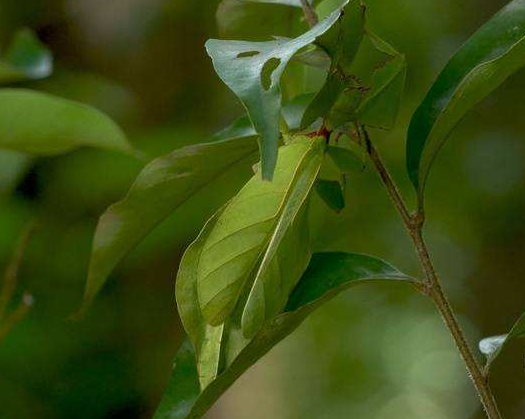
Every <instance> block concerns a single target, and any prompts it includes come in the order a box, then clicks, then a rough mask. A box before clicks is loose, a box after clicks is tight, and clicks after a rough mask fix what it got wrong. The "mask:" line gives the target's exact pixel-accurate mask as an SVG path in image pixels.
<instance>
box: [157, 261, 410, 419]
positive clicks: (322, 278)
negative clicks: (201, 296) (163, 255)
mask: <svg viewBox="0 0 525 419" xmlns="http://www.w3.org/2000/svg"><path fill="white" fill-rule="evenodd" d="M371 282H385V283H387V282H391V283H397V284H415V281H414V280H413V279H412V278H410V277H408V276H406V275H404V274H402V273H401V272H399V271H398V270H396V269H395V268H394V267H392V266H391V265H389V264H388V263H386V262H384V261H382V260H381V259H377V258H374V257H371V256H366V255H361V254H355V253H318V254H314V255H313V257H312V260H311V261H310V264H309V266H308V269H307V270H306V272H305V273H304V275H303V277H302V278H301V280H300V281H299V283H298V284H297V286H296V287H295V289H294V292H293V293H292V296H291V297H290V299H289V301H288V303H287V306H286V308H285V312H284V313H283V314H281V315H279V316H277V317H275V318H274V319H273V320H271V321H270V322H268V323H266V324H265V325H264V327H263V329H262V330H261V331H260V332H259V333H257V335H256V336H255V337H254V338H253V339H252V340H251V341H249V342H248V343H246V344H244V347H243V348H242V349H241V350H240V351H239V353H237V354H236V355H235V356H232V358H231V359H230V360H229V362H228V363H227V365H228V366H227V367H226V368H225V369H223V370H221V372H220V374H219V375H218V376H217V377H216V378H215V379H214V380H213V381H212V382H211V383H209V384H208V386H207V387H206V388H204V389H202V388H201V386H200V385H199V375H198V372H197V362H196V358H195V352H194V351H193V348H192V345H191V344H190V343H189V342H185V343H184V344H183V345H182V346H181V348H180V349H179V352H178V353H177V355H176V357H175V362H174V368H173V372H172V376H171V379H170V382H169V384H168V387H167V389H166V391H165V393H164V396H163V398H162V401H161V403H160V406H159V408H158V410H157V412H156V413H155V416H154V419H199V418H201V417H202V416H203V415H204V414H205V413H206V412H207V411H208V410H209V409H210V407H211V406H212V405H213V404H214V403H215V402H216V401H217V399H218V398H219V397H220V396H221V395H222V394H223V393H224V392H225V391H226V390H227V389H228V388H229V387H230V386H231V385H232V384H233V383H234V382H235V380H237V378H239V377H240V376H241V375H242V374H243V373H244V372H245V371H246V370H247V369H248V368H250V367H251V366H252V365H253V364H254V363H255V362H257V361H258V360H259V359H260V358H261V357H263V356H264V355H265V354H266V353H267V352H268V351H269V350H270V349H271V348H273V347H274V346H275V345H276V344H277V343H279V342H280V341H281V340H283V339H284V338H285V337H287V336H288V335H289V334H291V333H292V332H293V331H294V330H295V329H297V327H299V326H300V325H301V323H302V322H303V320H304V319H305V318H306V317H308V315H309V314H310V313H312V312H313V311H314V310H316V309H317V308H318V307H320V306H321V305H322V304H324V303H325V302H327V301H329V300H330V299H332V298H333V297H335V296H336V295H337V294H338V293H340V292H342V291H344V290H346V289H348V288H350V287H352V286H353V285H359V284H366V283H371Z"/></svg>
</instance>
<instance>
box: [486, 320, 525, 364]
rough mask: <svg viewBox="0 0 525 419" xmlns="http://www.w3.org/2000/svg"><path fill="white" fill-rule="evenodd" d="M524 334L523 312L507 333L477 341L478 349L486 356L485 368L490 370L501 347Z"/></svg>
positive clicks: (524, 321)
mask: <svg viewBox="0 0 525 419" xmlns="http://www.w3.org/2000/svg"><path fill="white" fill-rule="evenodd" d="M524 336H525V314H523V315H522V316H521V317H520V319H519V320H518V321H517V322H516V323H515V324H514V326H513V327H512V329H511V331H510V333H508V334H507V335H499V336H491V337H488V338H485V339H483V340H482V341H481V342H480V343H479V350H480V351H481V353H482V354H483V355H485V356H486V357H487V364H486V365H485V370H486V371H487V372H489V371H490V367H491V366H492V363H493V362H494V361H495V360H496V358H497V357H498V355H499V354H500V353H501V351H503V349H504V348H505V347H506V346H507V345H508V344H509V343H510V342H511V341H513V340H514V339H517V338H520V337H524Z"/></svg>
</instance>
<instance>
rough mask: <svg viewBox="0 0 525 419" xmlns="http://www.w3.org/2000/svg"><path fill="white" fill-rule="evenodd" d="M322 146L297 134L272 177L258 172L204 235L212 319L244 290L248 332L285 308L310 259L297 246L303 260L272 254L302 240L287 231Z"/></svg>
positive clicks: (204, 294)
mask: <svg viewBox="0 0 525 419" xmlns="http://www.w3.org/2000/svg"><path fill="white" fill-rule="evenodd" d="M323 150H324V139H323V138H321V137H317V138H309V137H304V136H298V137H295V138H294V140H293V142H292V143H291V144H290V145H287V146H283V147H281V148H280V150H279V159H278V161H277V167H276V171H275V177H274V180H273V181H272V182H266V181H264V180H263V179H262V177H261V175H260V174H259V173H257V174H255V175H254V176H253V177H252V179H251V180H250V181H249V182H248V183H247V184H246V185H245V186H244V187H243V189H242V190H241V191H240V192H239V193H238V194H237V195H236V196H235V197H234V198H233V199H232V200H231V201H230V203H229V204H228V205H227V207H226V208H225V210H224V212H223V214H222V215H221V216H220V218H219V219H218V221H217V224H216V226H215V228H214V229H213V230H212V231H211V233H210V235H209V237H208V238H207V240H206V243H205V245H204V249H203V251H202V254H201V257H200V260H199V267H198V280H197V283H198V285H197V289H198V295H199V302H200V307H201V311H202V313H203V316H204V318H205V319H206V321H207V322H208V323H209V324H211V325H214V326H217V325H219V324H221V323H223V322H224V321H225V320H226V318H227V317H228V316H229V315H230V314H231V313H232V311H233V310H234V308H235V307H236V306H237V303H238V302H239V299H241V295H246V296H247V297H246V302H245V303H244V301H243V303H244V304H241V305H240V306H239V307H240V308H242V328H243V333H244V335H245V336H247V337H250V336H251V335H253V334H254V331H256V330H257V328H258V327H259V326H260V325H261V323H262V322H263V321H264V319H267V318H268V317H273V316H274V315H275V314H277V313H278V312H279V311H280V310H282V308H283V306H284V304H285V303H286V299H287V297H288V293H289V292H290V291H291V289H292V288H293V286H294V285H295V283H296V281H297V280H298V279H299V277H300V275H301V273H302V271H303V270H304V268H305V267H306V264H307V263H308V258H306V260H304V258H303V256H302V253H304V252H302V251H300V250H299V249H297V250H296V252H292V253H293V254H294V255H299V256H300V257H299V260H295V261H294V260H292V261H291V262H286V263H285V260H286V259H285V258H286V254H285V253H286V252H281V254H280V256H279V257H278V261H277V262H274V259H275V257H276V256H277V253H278V249H279V248H280V246H281V244H283V242H284V243H286V244H285V245H284V246H285V248H286V247H289V246H288V245H287V243H288V242H289V241H291V242H292V243H293V242H297V241H299V242H300V241H301V240H296V239H294V238H293V236H294V235H295V234H293V233H292V234H291V236H292V237H287V238H285V236H287V235H288V234H287V233H288V232H289V231H293V230H295V228H296V223H298V220H299V219H300V218H301V217H299V216H298V214H299V212H300V211H301V209H302V208H303V205H304V203H305V201H306V199H307V197H308V195H309V192H310V189H311V188H312V186H313V183H314V181H315V178H316V176H317V173H318V172H319V169H320V167H321V163H322V159H323ZM299 230H301V229H300V228H299ZM304 241H305V240H303V242H304ZM296 246H297V245H296ZM279 265H283V266H282V268H283V270H282V271H281V270H280V267H279ZM301 265H304V266H301ZM274 289H277V290H280V292H277V294H276V293H274V292H273V290H274Z"/></svg>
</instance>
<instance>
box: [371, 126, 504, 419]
mask: <svg viewBox="0 0 525 419" xmlns="http://www.w3.org/2000/svg"><path fill="white" fill-rule="evenodd" d="M361 130H362V132H363V134H364V136H365V141H366V148H367V151H368V154H369V156H370V159H371V160H372V163H373V165H374V167H375V169H376V171H377V173H378V174H379V177H380V178H381V181H382V183H383V185H384V186H385V188H386V190H387V192H388V194H389V195H390V198H391V199H392V202H393V203H394V206H395V207H396V209H397V211H398V212H399V214H400V215H401V218H402V219H403V224H404V225H405V227H406V229H407V231H408V233H409V235H410V237H411V238H412V241H413V243H414V247H415V250H416V253H417V256H418V258H419V262H420V264H421V267H422V269H423V272H424V274H425V278H426V284H427V287H428V292H427V294H428V295H429V296H430V298H432V300H433V301H434V303H435V305H436V306H437V308H438V310H439V312H440V314H441V316H442V318H443V320H444V322H445V324H446V326H447V328H448V329H449V331H450V334H451V335H452V337H453V339H454V342H455V343H456V346H457V348H458V350H459V352H460V353H461V356H462V358H463V360H464V362H465V365H466V367H467V370H468V372H469V376H470V378H471V379H472V382H473V383H474V386H475V388H476V391H477V393H478V395H479V397H480V399H481V403H482V404H483V407H484V408H485V412H486V413H487V416H488V418H489V419H502V416H501V413H500V412H499V409H498V406H497V404H496V400H495V399H494V396H493V394H492V391H491V389H490V386H489V383H488V380H487V377H486V376H485V374H484V373H483V370H482V368H481V367H480V365H479V363H478V362H477V360H476V358H475V357H474V354H473V352H472V350H471V349H470V347H469V345H468V343H467V341H466V339H465V335H464V334H463V331H462V330H461V327H460V325H459V323H458V321H457V319H456V315H455V314H454V311H453V310H452V307H451V305H450V302H449V300H448V298H447V296H446V295H445V293H444V291H443V288H442V287H441V283H440V281H439V278H438V276H437V273H436V271H435V269H434V265H433V263H432V259H431V257H430V254H429V251H428V248H427V245H426V243H425V240H424V239H423V234H422V230H423V225H424V222H425V216H424V212H423V210H419V211H418V212H417V213H416V214H414V215H410V213H409V211H408V209H407V206H406V204H405V202H404V200H403V198H402V196H401V194H400V193H399V189H398V188H397V186H396V184H395V182H394V181H393V179H392V177H391V176H390V174H389V173H388V170H387V169H386V167H385V165H384V164H383V162H382V160H381V158H380V156H379V154H378V152H377V150H376V149H375V148H374V145H373V144H372V142H371V141H370V137H369V135H368V133H367V131H366V129H365V128H364V127H361Z"/></svg>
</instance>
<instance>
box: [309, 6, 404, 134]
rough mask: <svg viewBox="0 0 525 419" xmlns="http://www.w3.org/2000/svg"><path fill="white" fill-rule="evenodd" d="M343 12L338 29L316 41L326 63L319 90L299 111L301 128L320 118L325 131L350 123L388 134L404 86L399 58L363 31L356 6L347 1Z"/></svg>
mask: <svg viewBox="0 0 525 419" xmlns="http://www.w3.org/2000/svg"><path fill="white" fill-rule="evenodd" d="M344 10H345V13H344V15H343V16H342V17H341V18H340V20H339V22H338V25H337V26H336V25H334V26H333V27H332V28H331V29H330V30H329V31H328V32H327V33H326V34H325V35H323V36H322V37H321V38H320V40H319V41H318V44H319V45H321V46H322V47H323V49H324V50H325V51H326V52H327V53H328V55H329V56H330V57H331V59H332V64H331V67H330V70H329V73H328V76H327V79H326V82H325V84H324V86H323V88H322V89H321V90H320V91H319V93H318V94H317V96H316V97H315V99H314V100H313V101H312V103H311V104H310V106H309V107H308V109H307V110H306V112H305V115H304V120H303V127H304V126H307V125H309V124H311V123H312V122H313V121H315V120H316V119H317V118H319V117H323V120H324V123H325V126H326V127H327V128H328V129H330V130H334V129H337V128H339V127H341V126H344V125H345V124H348V123H350V122H356V121H358V122H359V123H360V124H364V125H369V126H375V127H379V128H383V129H391V128H392V127H393V125H394V122H395V120H396V117H397V114H398V111H399V107H400V104H401V97H402V93H403V90H404V86H405V78H406V60H405V57H404V56H403V55H402V54H399V53H398V52H397V51H396V50H395V49H394V48H393V47H392V46H390V45H389V44H388V43H386V42H385V41H383V40H381V39H380V38H379V37H378V36H377V35H375V34H373V33H372V32H371V31H370V29H368V28H365V26H366V25H365V21H366V16H365V7H364V6H363V5H362V4H361V3H359V2H351V3H349V4H348V5H347V6H346V8H345V9H344ZM305 54H306V53H305ZM306 58H309V56H306ZM301 59H302V60H303V61H304V58H301Z"/></svg>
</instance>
